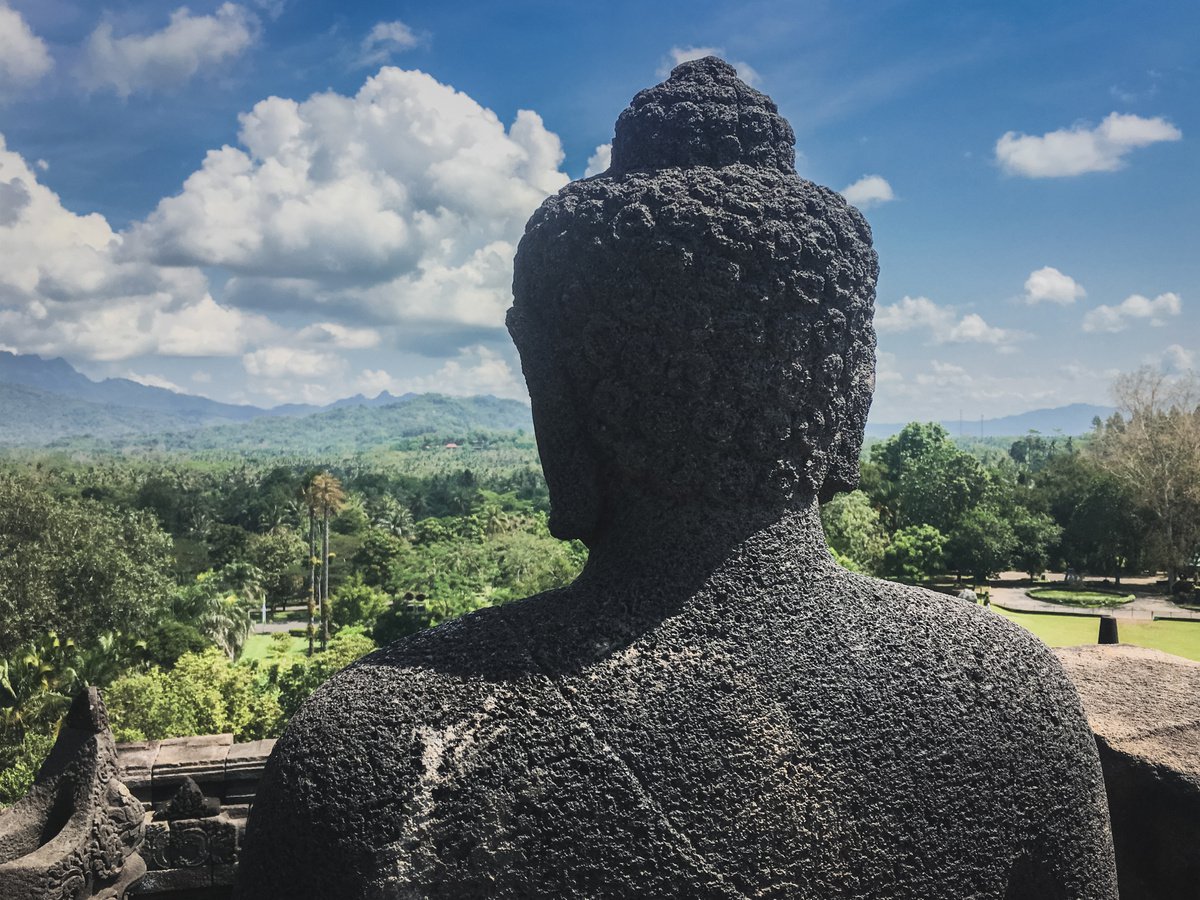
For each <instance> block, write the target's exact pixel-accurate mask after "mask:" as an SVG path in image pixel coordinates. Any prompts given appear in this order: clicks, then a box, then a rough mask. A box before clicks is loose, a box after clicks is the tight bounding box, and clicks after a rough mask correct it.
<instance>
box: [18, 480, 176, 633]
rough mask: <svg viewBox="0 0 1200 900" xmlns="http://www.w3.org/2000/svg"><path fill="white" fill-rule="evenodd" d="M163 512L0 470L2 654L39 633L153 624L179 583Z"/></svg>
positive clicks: (101, 630)
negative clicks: (82, 495) (58, 491)
mask: <svg viewBox="0 0 1200 900" xmlns="http://www.w3.org/2000/svg"><path fill="white" fill-rule="evenodd" d="M170 549H171V544H170V539H169V538H168V537H167V536H166V535H165V534H163V533H162V531H161V530H160V529H159V527H158V523H157V522H156V521H155V520H154V516H153V515H152V514H150V513H147V512H145V511H141V510H122V509H115V508H113V507H112V506H108V505H104V504H101V503H98V502H94V501H89V500H75V499H67V498H62V499H59V498H55V497H52V496H51V495H50V494H49V493H48V492H46V491H44V490H41V489H40V488H39V487H37V486H36V485H34V484H31V483H29V482H28V481H25V480H21V479H17V478H13V477H10V476H4V475H0V622H3V623H4V627H3V628H0V657H3V656H8V655H10V654H11V653H12V652H13V651H15V650H16V649H17V648H18V647H19V646H21V645H22V644H27V643H29V642H30V641H32V640H33V639H34V638H36V637H37V636H38V635H42V634H45V633H47V632H49V631H53V632H56V633H57V634H58V636H59V637H60V638H61V639H63V640H76V641H78V642H81V643H88V642H89V641H90V640H91V638H92V637H93V636H95V635H98V634H101V633H105V632H111V631H118V630H123V631H131V630H134V629H136V628H138V627H140V626H141V625H143V624H145V623H146V622H147V621H148V620H149V618H150V615H151V613H152V611H153V610H154V609H156V608H157V607H158V606H160V605H161V602H162V600H163V598H164V597H165V596H166V595H167V594H168V593H169V592H170V590H171V586H170V583H169V582H168V580H167V579H166V577H165V576H164V574H163V573H165V572H166V571H168V570H169V566H170V555H169V554H170Z"/></svg>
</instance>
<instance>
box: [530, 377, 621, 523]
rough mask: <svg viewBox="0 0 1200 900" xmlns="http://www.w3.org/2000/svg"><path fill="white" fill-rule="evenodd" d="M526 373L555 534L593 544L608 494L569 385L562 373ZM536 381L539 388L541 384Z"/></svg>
mask: <svg viewBox="0 0 1200 900" xmlns="http://www.w3.org/2000/svg"><path fill="white" fill-rule="evenodd" d="M546 374H547V375H549V377H546V378H544V379H543V378H537V379H533V378H529V375H530V372H529V371H528V369H527V370H526V377H527V380H528V381H529V384H530V395H531V401H532V404H533V423H534V429H535V431H536V434H537V445H538V453H539V454H540V455H541V458H542V471H543V472H544V473H545V475H546V485H547V487H548V488H549V490H550V533H551V534H553V535H554V536H555V537H556V538H559V539H560V540H572V539H578V540H581V541H583V542H584V543H585V544H590V542H591V540H592V539H593V538H594V537H595V536H596V533H597V531H598V529H599V526H600V519H601V513H602V508H603V502H604V501H603V494H602V492H601V490H600V466H599V462H598V460H597V459H596V456H595V453H594V452H593V449H592V445H591V439H590V437H589V435H588V434H587V433H586V432H585V430H584V428H583V427H582V423H581V421H580V417H579V415H578V411H577V410H576V409H575V404H574V402H573V401H572V398H571V397H570V394H569V391H568V390H567V388H566V379H565V378H564V377H562V376H560V375H557V373H553V374H551V373H546ZM535 383H536V387H535Z"/></svg>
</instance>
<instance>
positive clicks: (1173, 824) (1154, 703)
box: [1057, 644, 1200, 900]
mask: <svg viewBox="0 0 1200 900" xmlns="http://www.w3.org/2000/svg"><path fill="white" fill-rule="evenodd" d="M1057 653H1058V656H1059V659H1061V660H1062V662H1063V666H1064V667H1065V668H1066V670H1067V674H1068V675H1070V677H1071V680H1072V681H1073V682H1074V683H1075V686H1076V687H1077V688H1078V689H1079V693H1080V695H1081V696H1082V697H1083V704H1084V707H1085V708H1086V710H1087V716H1088V722H1089V724H1090V725H1091V726H1092V731H1093V732H1095V734H1096V743H1097V745H1098V746H1099V749H1100V762H1101V764H1102V765H1103V767H1104V782H1105V786H1106V788H1107V790H1108V803H1109V810H1110V813H1111V816H1112V829H1113V843H1114V844H1115V846H1116V853H1117V876H1118V878H1119V881H1120V888H1121V897H1122V900H1195V898H1196V897H1197V896H1200V703H1198V701H1200V663H1196V662H1192V661H1191V660H1187V659H1182V658H1180V657H1178V656H1171V655H1170V654H1167V653H1161V652H1159V651H1157V650H1148V649H1145V648H1142V647H1131V646H1128V645H1126V644H1112V645H1105V646H1086V647H1070V648H1066V649H1060V650H1058V651H1057Z"/></svg>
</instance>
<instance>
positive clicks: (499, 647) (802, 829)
mask: <svg viewBox="0 0 1200 900" xmlns="http://www.w3.org/2000/svg"><path fill="white" fill-rule="evenodd" d="M763 574H764V575H767V580H770V574H769V573H763ZM629 599H630V598H621V601H620V602H614V598H611V597H591V596H588V595H587V593H586V591H583V590H579V589H575V590H571V589H568V590H566V591H561V592H555V593H552V594H548V595H542V596H539V597H536V598H533V599H531V600H528V601H524V602H522V603H518V604H514V605H511V606H509V607H505V608H502V609H497V610H487V611H485V612H483V613H480V614H476V615H474V616H470V617H468V618H467V619H465V620H463V621H461V622H458V623H452V624H450V625H448V626H444V627H443V628H440V629H435V630H433V631H431V632H428V633H425V634H422V635H417V636H414V637H413V638H410V639H408V640H406V641H402V642H400V643H399V644H397V645H394V646H393V647H391V648H389V649H388V650H386V651H381V652H380V653H377V654H375V655H374V656H372V657H370V658H368V659H367V660H365V661H363V662H361V663H360V664H358V665H356V666H354V667H352V668H351V669H350V670H348V671H347V672H345V673H342V674H341V675H340V676H338V677H337V678H335V679H334V680H333V681H332V682H330V683H329V684H328V685H326V686H325V687H324V688H322V689H321V690H320V691H319V692H318V694H317V695H316V696H315V697H314V698H313V700H312V701H310V702H309V704H307V705H306V706H305V708H304V710H303V711H302V712H301V713H300V714H299V716H298V717H297V719H296V720H294V721H293V723H292V724H291V726H290V727H289V730H288V735H287V737H286V738H285V739H284V741H283V742H282V743H281V746H280V749H279V751H277V753H276V755H275V757H274V758H273V759H272V763H271V766H270V768H269V771H268V775H267V779H266V781H265V782H264V784H263V788H262V791H263V793H264V796H265V797H267V798H269V802H270V807H269V812H268V813H267V814H266V815H261V814H257V813H256V819H255V823H254V825H255V827H254V829H252V831H251V835H250V840H251V843H250V845H249V846H248V848H247V851H248V859H247V862H246V863H244V864H243V866H244V868H245V869H246V871H243V873H242V875H243V879H244V880H243V885H244V888H245V890H244V892H243V893H244V896H247V897H259V896H261V897H297V898H302V897H346V898H357V897H364V898H366V897H456V898H467V897H511V898H517V897H555V898H588V897H628V898H635V897H646V898H649V897H663V898H666V897H813V898H828V897H863V898H866V897H877V898H884V897H888V898H913V900H916V898H926V900H928V898H947V900H949V898H955V900H957V898H964V897H995V898H1004V897H1014V898H1015V897H1026V898H1030V900H1033V898H1038V900H1042V898H1045V900H1052V898H1064V900H1065V898H1085V897H1086V898H1091V897H1095V898H1106V897H1113V896H1115V887H1114V885H1113V882H1112V877H1111V875H1112V858H1111V846H1110V837H1109V835H1108V832H1107V817H1106V814H1105V810H1104V805H1103V804H1104V791H1103V785H1102V783H1101V782H1100V776H1099V770H1098V768H1097V767H1096V765H1095V760H1094V757H1095V749H1094V745H1093V743H1092V737H1091V733H1090V732H1089V731H1088V729H1087V726H1086V724H1085V722H1084V719H1083V716H1082V713H1081V711H1080V709H1079V707H1078V701H1077V699H1076V698H1075V696H1074V691H1073V689H1072V688H1071V687H1070V686H1069V684H1068V682H1067V681H1066V679H1065V677H1064V676H1063V674H1062V672H1061V670H1060V669H1059V667H1058V665H1057V663H1056V661H1055V660H1054V658H1053V656H1052V655H1051V654H1050V653H1049V652H1048V651H1047V650H1046V649H1045V647H1043V646H1042V645H1041V644H1040V643H1038V642H1037V641H1036V640H1034V639H1033V638H1032V637H1030V636H1028V635H1026V634H1024V633H1020V632H1019V631H1018V629H1016V628H1015V626H1011V625H1009V624H1008V623H1007V622H1005V621H1004V620H1003V619H1001V618H1000V617H998V616H995V615H993V614H991V613H989V612H986V611H984V610H982V609H977V608H975V607H969V606H967V605H966V604H964V603H962V602H961V601H958V600H954V599H952V598H947V597H943V596H941V595H936V594H931V593H929V592H925V591H920V590H916V589H911V588H901V587H898V586H896V585H892V584H889V583H887V582H879V581H874V580H871V579H865V578H862V577H859V576H853V575H849V574H848V573H844V572H840V571H838V570H835V569H834V567H833V566H832V564H830V566H829V567H828V569H827V570H826V571H824V572H822V573H820V574H818V575H817V577H809V578H807V579H806V582H805V583H804V584H798V583H792V584H787V583H775V584H771V585H769V586H768V587H764V588H762V593H761V594H760V595H758V596H755V597H750V598H745V597H743V598H742V599H740V600H738V601H737V602H736V603H735V604H733V605H729V603H728V601H729V599H730V598H729V597H728V596H726V597H721V596H719V591H714V590H712V589H709V588H706V589H704V590H702V591H701V592H700V593H699V594H698V595H697V596H695V597H692V598H690V599H688V600H686V601H684V602H683V603H682V604H674V603H671V604H669V605H668V607H667V608H663V607H661V606H659V607H657V608H642V609H641V610H640V613H633V612H629V611H628V610H629V609H630V604H629V603H628V602H626V601H628V600H629ZM639 599H643V600H644V598H639ZM649 606H653V604H652V602H651V603H650V604H649ZM620 609H625V610H627V612H626V614H625V615H624V617H622V616H621V615H620V614H619V613H618V610H620ZM656 620H657V621H656ZM596 623H603V624H602V625H600V626H599V627H597V625H596ZM632 635H636V637H634V638H633V639H632V640H630V637H631V636H632ZM266 845H269V846H270V847H271V848H272V849H271V852H269V853H267V852H264V851H265V846H266Z"/></svg>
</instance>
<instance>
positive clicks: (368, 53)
mask: <svg viewBox="0 0 1200 900" xmlns="http://www.w3.org/2000/svg"><path fill="white" fill-rule="evenodd" d="M419 43H420V38H418V37H417V35H416V33H415V32H414V31H413V30H412V29H411V28H409V27H408V26H407V25H405V24H404V23H403V22H401V21H399V20H396V21H394V22H376V23H375V26H374V27H373V28H372V29H371V31H370V32H369V33H368V34H367V36H366V37H365V38H363V41H362V47H361V48H360V50H359V57H358V61H359V64H360V65H363V66H377V65H380V64H381V63H385V62H387V61H388V60H389V59H391V58H392V55H393V54H395V53H399V52H401V51H403V50H411V49H412V48H413V47H415V46H417V44H419Z"/></svg>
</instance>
